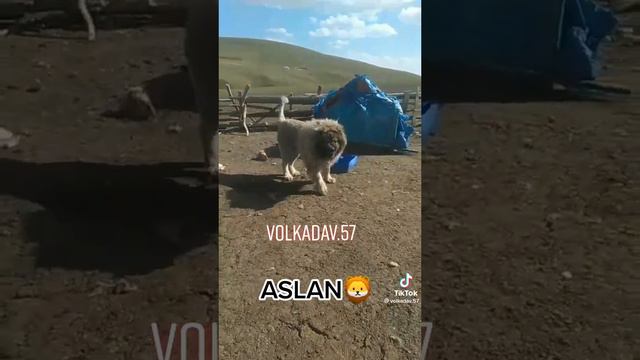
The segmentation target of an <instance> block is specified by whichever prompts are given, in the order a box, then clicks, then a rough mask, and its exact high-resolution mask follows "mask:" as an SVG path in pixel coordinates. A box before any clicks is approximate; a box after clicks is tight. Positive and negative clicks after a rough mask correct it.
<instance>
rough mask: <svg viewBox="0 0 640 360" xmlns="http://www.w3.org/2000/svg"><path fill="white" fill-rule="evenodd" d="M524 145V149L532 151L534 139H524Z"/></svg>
mask: <svg viewBox="0 0 640 360" xmlns="http://www.w3.org/2000/svg"><path fill="white" fill-rule="evenodd" d="M522 145H523V146H524V147H526V148H527V149H532V148H533V139H530V138H524V139H522Z"/></svg>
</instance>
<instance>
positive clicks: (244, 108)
mask: <svg viewBox="0 0 640 360" xmlns="http://www.w3.org/2000/svg"><path fill="white" fill-rule="evenodd" d="M249 89H251V85H249V84H247V85H246V86H245V87H244V93H240V94H241V97H240V104H241V107H242V115H241V116H240V121H241V122H242V127H244V131H245V132H246V133H247V136H249V128H248V127H247V116H246V114H247V95H249Z"/></svg>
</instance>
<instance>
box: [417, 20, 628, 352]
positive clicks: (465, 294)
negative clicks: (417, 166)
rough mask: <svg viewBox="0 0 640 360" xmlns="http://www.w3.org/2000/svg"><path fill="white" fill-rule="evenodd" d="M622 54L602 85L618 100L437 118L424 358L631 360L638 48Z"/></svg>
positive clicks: (427, 208) (477, 108)
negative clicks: (616, 90)
mask: <svg viewBox="0 0 640 360" xmlns="http://www.w3.org/2000/svg"><path fill="white" fill-rule="evenodd" d="M631 24H632V25H635V26H636V30H637V29H638V27H637V26H638V25H640V24H639V23H638V22H637V21H636V22H635V23H631ZM623 44H624V41H622V40H621V41H619V42H618V43H616V44H615V45H614V46H610V47H608V48H607V49H605V55H606V64H607V67H606V70H605V72H604V74H603V76H602V78H601V79H600V80H601V81H607V82H614V83H617V84H621V85H624V86H627V87H629V88H630V89H631V90H632V92H633V93H632V95H630V96H619V97H613V98H610V99H609V100H606V101H587V102H582V101H561V102H548V101H537V102H536V101H533V102H521V103H459V104H448V105H446V107H445V108H444V109H443V113H442V128H441V132H440V133H439V134H438V135H437V137H435V138H434V139H432V141H431V142H430V143H429V144H428V146H427V149H426V153H425V154H423V161H424V162H423V199H424V200H423V203H422V206H423V218H422V231H423V246H422V256H423V262H422V264H423V267H422V269H423V284H424V285H423V303H422V306H423V308H422V316H423V320H424V321H431V322H433V326H434V327H433V332H432V337H431V341H430V346H429V356H428V358H429V359H439V360H443V359H460V360H463V359H544V360H550V359H594V360H595V359H617V360H626V359H629V360H631V359H638V357H639V356H640V346H639V344H638V340H637V335H634V334H637V331H638V320H639V318H638V314H639V311H638V303H640V302H639V300H640V299H639V298H638V260H637V259H638V240H639V239H640V186H639V183H638V179H640V155H639V154H640V141H639V140H638V139H639V135H640V102H639V101H638V100H639V99H640V98H639V97H638V93H639V92H640V72H638V65H640V47H638V46H637V45H636V46H624V45H623Z"/></svg>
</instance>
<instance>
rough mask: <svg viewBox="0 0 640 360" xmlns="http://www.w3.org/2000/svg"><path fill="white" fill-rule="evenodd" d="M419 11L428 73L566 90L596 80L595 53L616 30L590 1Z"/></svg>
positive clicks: (490, 0)
mask: <svg viewBox="0 0 640 360" xmlns="http://www.w3.org/2000/svg"><path fill="white" fill-rule="evenodd" d="M423 7H424V9H423V10H424V11H423V14H424V15H423V16H424V17H423V22H424V24H425V29H424V33H425V41H424V44H425V46H424V47H423V48H422V53H423V55H422V59H423V62H424V63H426V64H429V65H430V66H431V67H438V66H445V67H452V66H457V67H461V68H469V69H478V70H489V71H499V72H501V71H505V72H509V73H512V72H515V73H522V74H537V75H542V76H543V77H545V78H548V79H549V80H554V81H556V82H560V83H564V84H567V85H571V84H577V83H579V82H581V81H586V80H594V79H595V78H596V77H597V76H598V72H599V64H598V57H599V56H598V48H599V46H600V43H601V42H602V40H604V39H605V38H606V37H607V36H608V35H610V34H611V33H612V32H613V31H614V29H615V27H616V25H617V20H616V18H615V16H614V14H613V12H612V11H611V10H609V9H608V8H605V7H603V6H601V5H598V4H596V2H595V1H594V0H560V1H533V0H511V1H504V0H447V1H444V0H443V1H428V2H425V4H424V5H423ZM427 81H428V80H427Z"/></svg>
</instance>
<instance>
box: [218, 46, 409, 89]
mask: <svg viewBox="0 0 640 360" xmlns="http://www.w3.org/2000/svg"><path fill="white" fill-rule="evenodd" d="M219 49H220V58H219V70H220V75H219V76H220V79H219V81H218V87H219V88H220V89H224V84H225V83H229V84H230V85H231V87H232V88H233V89H234V90H239V89H241V88H242V87H244V85H245V84H247V83H251V86H252V91H251V92H252V93H254V94H255V93H261V94H288V93H289V92H294V93H296V94H300V93H304V92H314V91H315V90H316V88H317V86H318V85H322V87H323V89H324V90H331V89H336V88H339V87H340V86H342V85H344V84H345V83H347V82H348V81H349V80H351V79H352V78H353V76H354V75H355V74H366V75H368V76H369V77H370V78H371V79H373V80H374V81H375V82H376V84H377V85H378V86H379V87H380V88H382V90H384V91H388V92H391V91H402V90H415V88H416V87H417V86H419V85H420V76H418V75H415V74H411V73H408V72H403V71H397V70H391V69H385V68H381V67H377V66H374V65H370V64H367V63H363V62H359V61H354V60H349V59H344V58H339V57H336V56H329V55H325V54H321V53H319V52H316V51H312V50H309V49H305V48H302V47H299V46H294V45H289V44H284V43H279V42H274V41H268V40H257V39H243V38H220V39H219ZM286 67H288V68H286Z"/></svg>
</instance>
